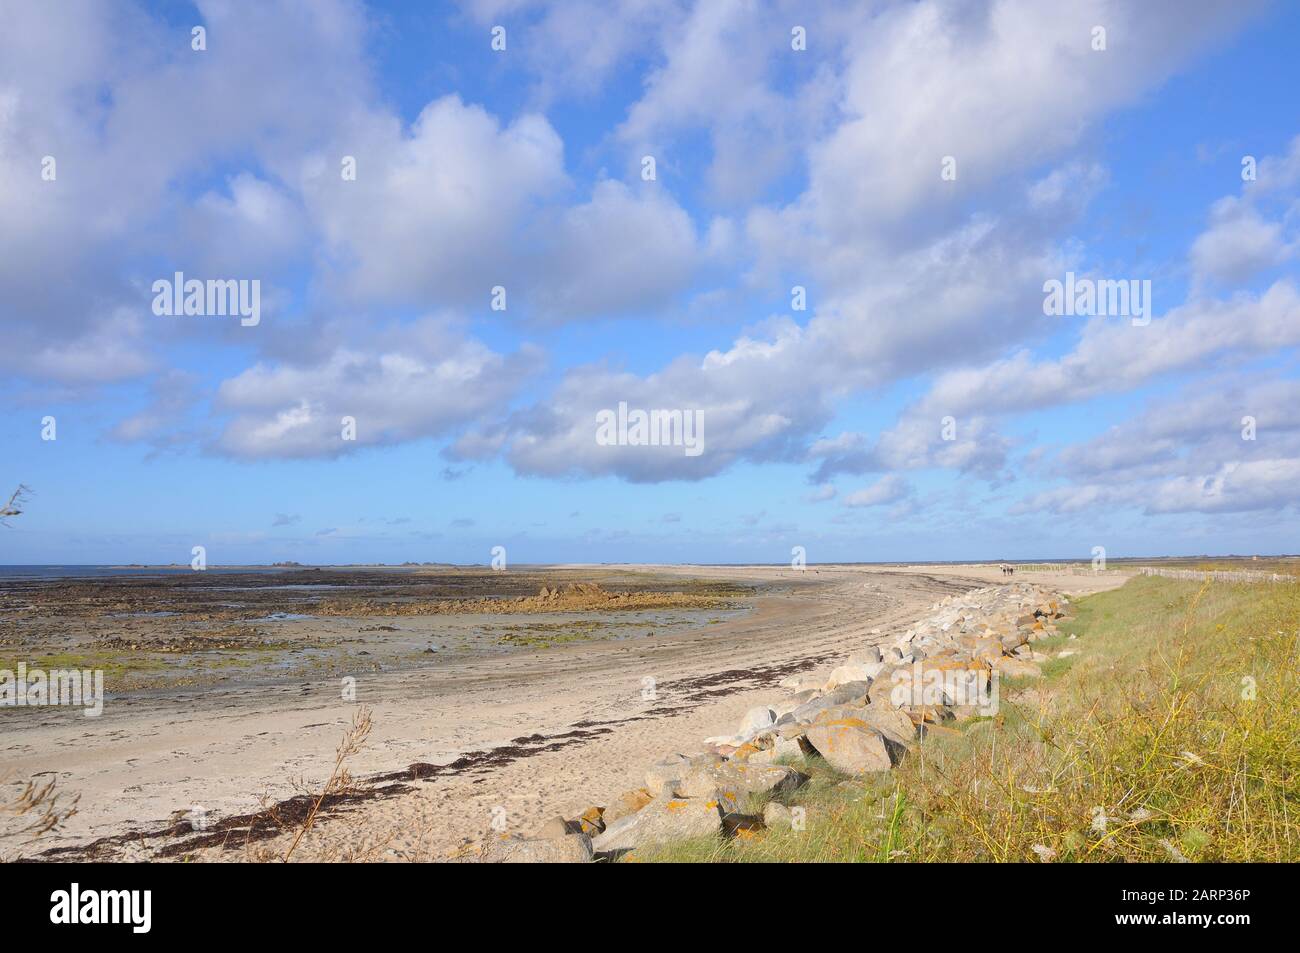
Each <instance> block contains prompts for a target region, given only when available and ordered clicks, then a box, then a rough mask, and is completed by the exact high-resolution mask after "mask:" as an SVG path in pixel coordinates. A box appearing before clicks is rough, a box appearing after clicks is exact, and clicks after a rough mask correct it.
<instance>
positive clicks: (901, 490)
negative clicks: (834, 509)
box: [844, 474, 911, 507]
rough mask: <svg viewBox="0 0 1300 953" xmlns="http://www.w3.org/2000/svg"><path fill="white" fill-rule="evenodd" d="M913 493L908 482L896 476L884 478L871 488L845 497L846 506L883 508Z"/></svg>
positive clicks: (866, 487) (891, 475)
mask: <svg viewBox="0 0 1300 953" xmlns="http://www.w3.org/2000/svg"><path fill="white" fill-rule="evenodd" d="M910 492H911V489H910V487H908V485H907V482H906V481H905V480H904V479H903V478H902V477H900V476H897V475H896V474H889V475H888V476H883V477H881V478H880V479H879V480H877V481H876V482H875V483H872V484H871V485H870V486H865V487H863V488H862V489H860V490H855V491H853V492H852V493H849V494H848V495H847V496H845V497H844V505H845V506H852V507H863V506H882V505H884V504H886V503H896V502H898V501H899V500H901V499H903V498H904V497H906V496H907V495H908V494H909V493H910Z"/></svg>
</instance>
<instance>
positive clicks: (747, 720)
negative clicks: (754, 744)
mask: <svg viewBox="0 0 1300 953" xmlns="http://www.w3.org/2000/svg"><path fill="white" fill-rule="evenodd" d="M776 715H777V713H776V712H775V711H773V710H772V709H771V708H768V707H767V706H766V705H759V706H758V707H757V708H751V709H750V710H749V711H747V712H745V717H744V718H742V719H741V720H740V727H739V728H737V729H736V734H737V735H739V736H740V737H742V738H752V737H753V736H754V735H756V734H758V733H759V732H760V731H762V730H763V729H764V728H771V727H772V726H773V725H774V724H776Z"/></svg>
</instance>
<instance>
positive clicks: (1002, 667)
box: [993, 657, 1043, 678]
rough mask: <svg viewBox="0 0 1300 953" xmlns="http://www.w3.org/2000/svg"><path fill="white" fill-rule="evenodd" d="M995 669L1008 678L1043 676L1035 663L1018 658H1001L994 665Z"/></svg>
mask: <svg viewBox="0 0 1300 953" xmlns="http://www.w3.org/2000/svg"><path fill="white" fill-rule="evenodd" d="M993 668H994V669H996V670H997V672H998V673H999V674H1000V675H1002V676H1004V677H1006V678H1037V677H1038V676H1040V675H1042V674H1043V670H1042V669H1041V668H1039V667H1038V666H1037V665H1035V664H1034V663H1033V662H1028V661H1025V660H1024V659H1018V658H1009V657H1008V658H1000V659H998V660H997V661H996V662H994V663H993Z"/></svg>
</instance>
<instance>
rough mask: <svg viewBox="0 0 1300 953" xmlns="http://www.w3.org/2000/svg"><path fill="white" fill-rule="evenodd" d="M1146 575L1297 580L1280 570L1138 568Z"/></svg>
mask: <svg viewBox="0 0 1300 953" xmlns="http://www.w3.org/2000/svg"><path fill="white" fill-rule="evenodd" d="M1138 572H1140V573H1141V574H1142V575H1144V576H1163V577H1164V578H1166V579H1190V580H1193V581H1195V582H1200V581H1202V580H1204V579H1206V578H1207V577H1208V578H1210V579H1213V580H1214V581H1215V582H1295V581H1296V577H1295V576H1288V575H1286V574H1284V573H1278V572H1256V571H1254V570H1250V569H1153V568H1151V567H1149V566H1143V567H1142V568H1141V569H1139V570H1138Z"/></svg>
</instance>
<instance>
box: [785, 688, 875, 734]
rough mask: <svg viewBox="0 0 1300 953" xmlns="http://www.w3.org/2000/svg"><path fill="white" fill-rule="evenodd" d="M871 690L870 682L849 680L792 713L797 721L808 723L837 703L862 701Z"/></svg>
mask: <svg viewBox="0 0 1300 953" xmlns="http://www.w3.org/2000/svg"><path fill="white" fill-rule="evenodd" d="M870 690H871V683H870V682H849V683H848V684H846V685H841V686H840V687H839V688H836V689H835V690H834V691H831V692H827V693H826V694H825V695H822V696H821V697H820V698H814V699H813V700H812V701H809V702H805V703H804V704H802V705H800V706H799V707H798V708H796V709H795V710H794V711H792V712H790V714H791V715H793V716H794V720H795V721H797V722H800V723H803V724H806V723H808V722H810V721H812V720H813V719H814V718H815V717H817V713H818V712H819V711H823V710H825V709H827V708H834V707H835V706H837V705H852V704H854V703H855V702H860V701H862V699H864V698H866V697H867V692H869V691H870Z"/></svg>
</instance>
